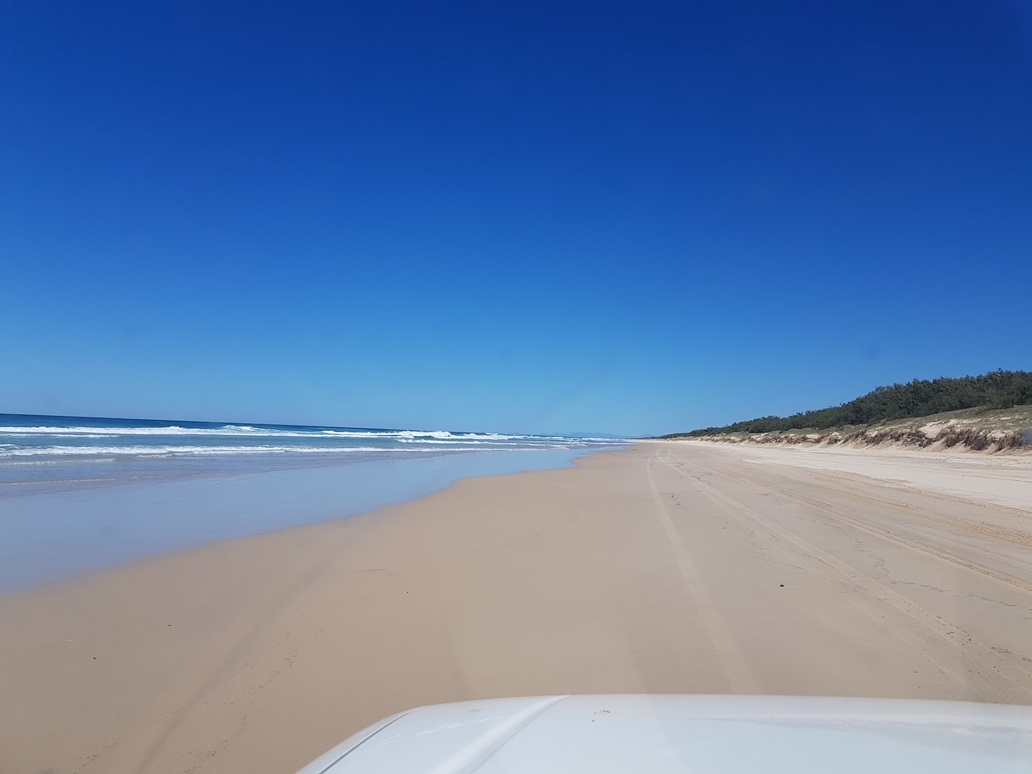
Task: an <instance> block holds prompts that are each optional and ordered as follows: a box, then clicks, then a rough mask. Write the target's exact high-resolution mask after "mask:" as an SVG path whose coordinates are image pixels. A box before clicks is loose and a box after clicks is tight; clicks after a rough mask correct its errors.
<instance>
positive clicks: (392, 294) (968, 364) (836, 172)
mask: <svg viewBox="0 0 1032 774" xmlns="http://www.w3.org/2000/svg"><path fill="white" fill-rule="evenodd" d="M0 332H2V333H0V337H2V338H0V358H2V359H0V412H19V413H55V414H75V415H99V416H129V417H154V418H175V419H207V420H215V421H222V420H225V421H254V422H282V423H313V424H335V425H350V426H375V427H415V428H448V429H456V430H499V431H529V432H540V431H544V432H578V431H580V432H611V433H619V434H652V433H663V432H673V431H679V430H689V429H692V428H695V427H699V426H705V425H712V424H723V423H725V422H729V421H734V420H739V419H747V418H752V417H754V416H759V415H766V414H784V413H792V412H795V411H799V410H805V409H810V408H819V407H823V406H825V405H831V404H837V403H841V402H843V401H846V400H850V399H852V398H854V397H856V396H857V395H859V394H862V393H864V392H867V391H869V390H871V389H873V388H874V387H876V386H878V385H882V384H891V383H893V382H900V381H908V380H910V379H913V378H934V377H937V376H961V375H964V374H975V373H982V372H985V371H988V370H992V369H996V368H1005V369H1032V10H1030V6H1029V5H1027V4H1026V3H1024V2H1022V1H1021V0H1014V2H994V1H993V0H972V2H949V1H948V0H935V1H934V2H931V1H929V2H905V3H900V2H895V1H893V2H878V1H877V0H863V1H862V2H832V3H829V2H823V0H822V1H820V2H785V3H775V2H731V1H728V0H721V1H720V2H695V3H693V2H670V3H656V2H633V3H631V2H626V3H612V2H601V1H600V0H592V2H583V3H572V2H567V3H562V2H540V3H538V2H528V1H526V0H521V1H520V2H512V3H500V2H468V3H456V2H440V3H438V2H413V3H399V2H390V0H376V1H374V2H325V3H319V2H291V3H286V2H284V3H276V2H257V1H255V0H252V1H251V2H240V3H224V2H214V1H207V0H206V1H204V2H182V1H178V2H168V3H158V2H154V3H151V2H147V3H139V2H117V3H116V2H91V3H73V2H53V3H42V2H38V0H6V2H4V3H3V5H2V7H0Z"/></svg>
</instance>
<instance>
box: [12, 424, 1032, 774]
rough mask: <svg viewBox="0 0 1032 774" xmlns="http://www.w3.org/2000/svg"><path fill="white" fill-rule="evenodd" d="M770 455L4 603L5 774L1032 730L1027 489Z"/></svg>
mask: <svg viewBox="0 0 1032 774" xmlns="http://www.w3.org/2000/svg"><path fill="white" fill-rule="evenodd" d="M781 452H783V454H781V456H779V453H781ZM791 454H792V450H776V449H770V450H763V454H760V455H756V454H750V453H746V452H743V450H740V449H737V448H734V447H723V446H717V445H713V444H701V443H676V442H671V443H660V442H656V443H643V444H641V445H640V446H637V447H635V448H632V449H629V450H626V451H622V452H606V453H602V454H597V455H593V456H591V457H587V458H584V459H582V460H580V461H578V463H577V467H576V469H568V470H551V471H538V472H529V473H520V474H515V475H509V476H496V477H489V478H473V479H466V480H464V481H461V482H459V483H458V484H457V485H455V486H454V487H452V488H450V489H448V490H446V491H444V492H440V493H438V494H435V495H431V496H429V497H426V498H424V499H422V500H419V501H416V502H413V503H408V504H406V505H401V506H396V507H392V508H388V509H384V510H381V511H378V512H374V513H371V514H366V515H362V516H355V517H351V518H348V519H342V520H340V521H335V522H329V523H325V524H319V525H313V526H305V527H296V528H291V529H288V530H283V531H279V532H275V533H270V534H266V535H261V536H257V537H250V538H244V539H240V540H233V541H225V542H221V543H216V544H212V545H209V546H205V547H202V548H197V549H191V550H188V551H182V552H178V553H173V554H168V555H164V556H160V557H157V558H153V559H149V560H146V561H144V562H140V563H137V564H133V565H128V566H124V567H120V568H116V569H112V570H107V571H103V572H98V573H95V574H93V575H90V576H87V577H85V578H82V579H79V580H75V581H68V582H62V583H58V584H54V585H51V586H48V587H44V588H41V589H37V590H35V591H31V592H27V593H20V594H10V595H7V596H3V597H0V770H2V771H4V772H34V773H35V772H42V771H53V772H62V773H63V772H105V773H107V772H112V773H117V772H138V771H156V772H157V771H160V772H193V771H197V772H216V771H217V772H245V771H246V772H270V774H271V773H273V772H277V773H279V772H287V773H289V772H292V771H294V770H295V769H297V768H298V767H300V766H302V765H304V764H305V763H307V762H308V761H309V760H310V759H312V758H314V757H316V756H317V755H319V754H320V753H322V752H324V751H325V750H326V749H328V748H329V747H331V746H333V745H334V744H336V743H337V742H339V741H340V740H342V739H343V738H344V737H346V736H348V735H349V734H351V733H353V732H354V731H357V730H358V729H360V728H361V727H363V726H365V725H367V724H369V723H371V722H373V721H375V720H377V719H379V718H380V717H383V716H386V715H389V714H391V713H394V712H397V711H400V710H403V709H407V708H409V707H413V706H417V705H420V704H427V703H436V702H443V701H453V700H460V699H467V698H477V697H491V696H505V695H521V694H523V695H530V694H551V693H620V692H664V693H666V692H677V693H680V692H685V693H772V694H813V695H844V696H881V697H912V698H933V699H967V700H976V701H994V702H1011V703H1022V704H1032V550H1030V549H1032V496H1029V499H1028V500H1025V499H1024V498H1025V497H1026V494H1023V493H1025V492H1027V491H1028V490H1027V489H1024V488H1023V487H1022V484H1021V482H1022V481H1026V480H1029V477H1030V476H1032V472H1030V470H1029V468H1030V467H1032V463H1014V464H1013V465H1011V467H1012V468H1013V471H1012V472H1009V473H1007V474H1006V475H1007V477H1008V478H1007V480H1014V481H1017V482H1018V483H1017V484H1016V485H1008V486H1007V488H1006V498H1007V499H1006V501H1005V502H994V501H993V500H994V499H995V500H1000V498H999V497H996V498H993V497H990V496H986V494H987V493H986V491H985V490H986V484H985V480H986V478H987V476H988V478H989V479H992V477H993V476H997V475H998V471H997V472H993V471H995V470H996V468H992V467H991V461H990V462H986V463H984V464H982V465H981V466H980V465H979V463H975V462H972V463H968V462H965V463H964V465H963V466H961V467H957V466H953V467H948V466H947V467H943V468H941V469H939V470H938V474H939V475H940V477H945V478H944V481H943V482H940V483H943V485H942V486H937V485H936V481H930V480H929V476H933V474H935V473H936V470H937V469H936V468H935V463H934V462H933V461H930V462H925V463H922V462H921V461H916V462H907V461H906V460H905V459H902V458H900V457H899V456H898V455H897V457H894V458H892V459H893V460H894V461H893V463H892V470H893V473H892V475H891V476H890V475H888V474H886V473H885V469H884V464H887V463H882V462H877V463H871V464H869V465H868V467H867V468H864V469H863V470H857V469H855V467H854V468H850V467H849V466H848V465H845V464H844V463H836V464H830V463H828V464H825V465H823V466H821V465H820V464H819V461H818V462H813V461H812V460H810V461H809V462H808V464H800V459H801V458H800V457H798V456H795V457H792V456H790V455H791ZM878 455H879V453H878V451H876V450H872V451H870V452H864V456H862V457H861V458H860V460H861V463H862V462H863V460H873V461H877V460H884V459H886V458H885V457H884V456H881V457H880V456H878ZM828 459H830V458H828ZM804 461H805V460H804ZM850 464H853V463H850ZM880 465H881V466H882V467H881V468H879V466H880ZM908 465H909V466H911V468H912V471H913V472H912V475H910V474H907V472H906V471H907V466H908ZM929 465H931V466H932V467H931V468H928V466H929ZM986 465H990V467H989V468H987V467H985V466H986ZM997 467H999V466H998V465H997ZM901 471H902V472H901ZM987 471H988V472H987ZM908 475H909V479H908ZM966 476H970V477H971V479H970V481H968V482H967V483H965V480H964V479H965V477H966ZM975 479H978V481H977V482H975ZM908 481H909V482H908ZM972 482H975V483H972ZM997 489H998V487H995V486H994V485H989V487H988V490H989V491H988V494H989V495H992V494H993V493H995V492H996V491H997Z"/></svg>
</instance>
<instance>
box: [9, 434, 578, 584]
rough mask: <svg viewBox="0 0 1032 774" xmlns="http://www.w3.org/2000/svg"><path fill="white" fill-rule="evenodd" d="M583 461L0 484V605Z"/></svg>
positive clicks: (453, 458) (460, 461)
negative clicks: (480, 482) (479, 480)
mask: <svg viewBox="0 0 1032 774" xmlns="http://www.w3.org/2000/svg"><path fill="white" fill-rule="evenodd" d="M590 453H593V450H590V449H588V450H585V449H534V450H530V449H520V450H515V449H514V450H504V451H468V452H445V453H437V454H434V453H424V454H418V455H414V456H412V455H410V456H405V457H379V458H358V459H355V460H352V461H349V462H336V463H335V464H326V462H325V461H324V460H314V461H311V462H309V461H307V460H306V463H307V464H299V462H300V460H293V461H289V460H288V461H287V462H288V463H289V462H293V464H286V465H284V464H283V463H282V462H281V467H276V468H271V469H258V470H251V469H250V468H248V467H244V468H242V469H237V468H229V469H217V472H215V473H212V474H209V475H205V476H200V475H197V471H196V470H195V469H192V468H191V469H189V470H186V471H183V470H181V464H180V468H177V467H176V465H177V461H175V460H170V461H168V467H169V473H168V475H169V477H168V478H163V479H153V480H142V481H140V480H136V479H133V478H113V479H110V480H106V481H105V482H104V483H102V484H97V483H93V484H92V485H88V486H82V487H75V488H68V487H57V488H53V489H43V490H42V491H33V490H34V488H38V487H39V486H40V484H39V482H27V483H26V485H25V487H24V488H23V489H18V490H16V491H12V490H11V487H12V486H13V485H10V484H6V485H5V484H0V594H3V593H15V592H19V591H25V590H28V589H31V588H35V587H38V586H40V585H43V584H46V583H52V582H56V581H60V580H70V579H74V578H76V577H83V576H85V575H87V574H89V573H90V572H93V571H96V570H101V569H104V568H108V567H117V566H120V565H123V564H127V563H130V562H134V561H137V560H140V559H144V558H146V557H148V556H158V555H161V554H164V553H168V552H170V551H177V550H185V549H189V548H196V547H200V546H203V545H205V544H207V543H212V542H217V541H219V540H226V539H232V538H237V537H246V536H248V535H255V534H261V533H263V532H269V531H275V530H277V529H284V528H288V527H292V526H297V525H299V524H307V523H319V522H325V521H334V520H336V519H340V518H347V517H351V516H354V515H357V514H360V513H367V512H370V511H373V510H376V509H378V508H383V507H387V506H390V505H396V504H400V503H404V502H411V501H414V500H418V499H419V498H420V497H423V496H426V495H428V494H432V493H433V492H436V491H441V490H442V489H446V488H448V487H449V486H451V485H452V484H454V483H455V482H456V481H458V480H461V479H464V478H469V477H475V476H482V475H502V474H507V473H513V472H521V471H526V470H549V469H558V468H564V467H569V466H570V465H572V463H573V460H575V459H577V458H578V457H580V456H582V455H583V454H590ZM187 462H188V463H190V464H192V463H193V462H194V461H193V460H188V461H187ZM177 473H179V474H181V475H178V476H177V475H176V474H177ZM5 486H6V487H7V491H5ZM141 514H143V515H144V516H143V517H141Z"/></svg>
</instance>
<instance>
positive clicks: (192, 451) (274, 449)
mask: <svg viewBox="0 0 1032 774" xmlns="http://www.w3.org/2000/svg"><path fill="white" fill-rule="evenodd" d="M392 451H394V452H400V451H406V450H405V449H401V448H396V449H391V448H384V447H382V446H328V447H327V446H323V447H320V446H167V445H165V446H36V447H15V448H13V449H0V458H3V457H57V456H79V457H98V456H100V457H113V456H118V457H144V456H146V457H160V456H169V457H171V456H177V455H182V456H193V455H198V456H206V455H224V454H339V453H341V452H392Z"/></svg>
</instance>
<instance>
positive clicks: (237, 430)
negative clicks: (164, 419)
mask: <svg viewBox="0 0 1032 774" xmlns="http://www.w3.org/2000/svg"><path fill="white" fill-rule="evenodd" d="M0 435H6V436H16V437H17V436H29V437H35V436H50V437H53V438H66V437H67V438H74V437H78V438H114V437H118V436H126V435H156V436H163V435H164V436H191V435H195V436H219V437H233V436H246V437H263V438H382V439H385V440H390V439H396V440H402V439H406V438H432V439H434V440H438V441H462V440H481V441H526V440H542V441H544V440H548V441H552V440H567V439H565V438H564V437H563V436H539V435H520V434H508V433H477V432H452V431H450V430H367V429H360V428H356V429H354V430H350V429H344V428H341V429H336V428H315V427H313V428H312V429H310V430H309V429H297V430H285V429H284V430H281V429H276V428H263V427H254V426H253V425H223V426H221V427H182V426H180V425H164V426H161V427H97V426H91V425H81V426H64V427H62V426H52V425H40V426H36V427H17V426H14V427H10V426H8V427H0Z"/></svg>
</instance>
